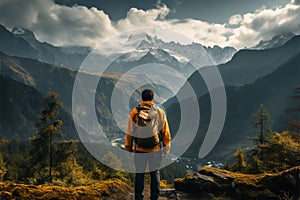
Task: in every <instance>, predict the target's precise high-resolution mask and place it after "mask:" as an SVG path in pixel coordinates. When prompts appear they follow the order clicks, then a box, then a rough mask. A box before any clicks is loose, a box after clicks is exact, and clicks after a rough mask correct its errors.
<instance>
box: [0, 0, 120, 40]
mask: <svg viewBox="0 0 300 200" xmlns="http://www.w3.org/2000/svg"><path fill="white" fill-rule="evenodd" d="M16 5H18V6H16ZM0 13H1V14H0V23H1V24H4V25H5V26H6V27H8V28H10V29H11V28H13V27H14V26H22V27H25V28H28V29H31V30H32V31H33V32H34V33H35V34H36V36H37V37H38V39H40V40H42V41H47V42H50V43H54V44H56V45H60V44H64V45H74V44H81V45H94V43H95V42H97V41H101V40H102V39H104V38H105V37H108V36H110V35H112V34H115V33H117V31H116V30H115V28H114V27H113V25H112V22H111V20H110V19H109V16H108V15H107V14H105V13H104V12H103V11H101V10H97V9H96V8H90V9H88V8H86V7H84V6H73V7H67V6H61V5H57V4H55V3H54V2H53V0H42V1H41V0H27V1H24V0H1V2H0Z"/></svg>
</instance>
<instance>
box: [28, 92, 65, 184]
mask: <svg viewBox="0 0 300 200" xmlns="http://www.w3.org/2000/svg"><path fill="white" fill-rule="evenodd" d="M60 106H62V102H60V101H59V97H58V94H57V93H55V92H50V93H49V95H48V96H47V97H46V98H44V100H43V106H42V108H41V111H40V116H39V119H38V122H37V123H36V127H37V129H38V131H37V132H36V136H35V137H33V138H30V140H31V143H32V150H31V153H30V154H31V163H32V164H33V168H32V169H33V170H41V172H38V173H42V171H43V170H45V169H46V170H47V171H48V181H49V182H52V170H53V151H54V145H55V142H56V141H57V139H59V138H61V136H62V133H61V127H62V120H61V119H58V118H57V116H58V114H59V107H60ZM41 176H44V174H41ZM44 178H45V177H44ZM45 181H46V180H42V182H45Z"/></svg>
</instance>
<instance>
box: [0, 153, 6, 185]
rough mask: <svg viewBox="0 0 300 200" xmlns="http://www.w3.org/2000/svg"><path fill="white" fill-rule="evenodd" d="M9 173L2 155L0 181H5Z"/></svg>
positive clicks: (0, 158) (0, 156)
mask: <svg viewBox="0 0 300 200" xmlns="http://www.w3.org/2000/svg"><path fill="white" fill-rule="evenodd" d="M6 172H7V167H6V163H5V162H4V159H3V156H2V154H0V180H2V179H3V177H4V176H5V174H6Z"/></svg>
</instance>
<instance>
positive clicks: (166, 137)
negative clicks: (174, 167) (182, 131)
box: [160, 111, 171, 155]
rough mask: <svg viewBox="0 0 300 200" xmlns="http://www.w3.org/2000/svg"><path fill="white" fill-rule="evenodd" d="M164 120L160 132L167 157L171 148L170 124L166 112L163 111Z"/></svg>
mask: <svg viewBox="0 0 300 200" xmlns="http://www.w3.org/2000/svg"><path fill="white" fill-rule="evenodd" d="M162 120H163V127H162V129H161V131H160V133H161V135H162V140H163V143H164V145H165V146H164V155H167V154H169V153H170V147H171V134H170V129H169V123H168V120H167V117H166V114H165V112H164V111H162Z"/></svg>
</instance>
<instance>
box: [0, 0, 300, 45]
mask: <svg viewBox="0 0 300 200" xmlns="http://www.w3.org/2000/svg"><path fill="white" fill-rule="evenodd" d="M299 19H300V0H207V1H204V0H26V1H25V0H1V1H0V24H2V25H4V26H5V27H7V28H8V29H9V30H11V29H12V28H13V27H14V26H21V27H25V28H28V29H30V30H32V31H33V32H34V33H35V35H36V37H37V38H38V39H39V40H41V41H46V42H49V43H52V44H55V45H88V46H94V45H96V44H98V43H99V42H101V41H103V40H105V39H107V38H109V37H110V36H112V35H114V34H118V33H121V32H124V31H130V30H133V29H137V28H143V27H157V26H158V27H163V28H167V29H170V30H172V31H176V32H179V33H181V34H184V35H186V36H187V37H189V38H191V39H192V40H193V41H195V42H199V43H201V44H203V45H206V46H213V45H219V46H221V47H224V46H233V47H235V48H237V49H240V48H244V47H252V46H254V45H256V44H257V43H258V42H259V41H260V40H269V39H271V38H272V37H273V36H276V35H280V34H283V33H294V34H300V20H299Z"/></svg>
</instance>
